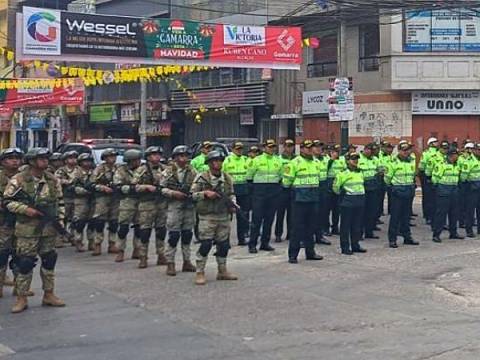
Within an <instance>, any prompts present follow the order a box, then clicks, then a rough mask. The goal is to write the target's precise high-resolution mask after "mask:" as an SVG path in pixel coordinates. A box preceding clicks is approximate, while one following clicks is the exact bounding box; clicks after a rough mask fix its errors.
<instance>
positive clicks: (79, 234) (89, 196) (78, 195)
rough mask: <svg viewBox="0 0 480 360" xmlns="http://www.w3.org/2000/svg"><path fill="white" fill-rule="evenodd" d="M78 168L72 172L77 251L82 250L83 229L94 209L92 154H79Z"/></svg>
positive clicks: (91, 237) (89, 232)
mask: <svg viewBox="0 0 480 360" xmlns="http://www.w3.org/2000/svg"><path fill="white" fill-rule="evenodd" d="M77 162H78V168H77V170H76V172H75V174H74V177H75V182H74V191H75V198H74V206H75V207H74V211H73V227H74V229H75V247H76V249H77V251H78V252H84V251H85V248H84V247H83V230H84V228H85V225H87V224H88V222H89V220H90V219H91V218H92V216H93V211H94V210H95V204H94V200H95V199H94V197H93V191H92V190H93V189H92V187H91V176H92V173H93V170H92V167H93V156H92V155H91V154H88V153H83V154H80V155H79V156H78V158H77ZM87 240H88V249H89V250H93V247H94V242H95V234H94V232H93V229H92V227H91V226H89V227H88V228H87Z"/></svg>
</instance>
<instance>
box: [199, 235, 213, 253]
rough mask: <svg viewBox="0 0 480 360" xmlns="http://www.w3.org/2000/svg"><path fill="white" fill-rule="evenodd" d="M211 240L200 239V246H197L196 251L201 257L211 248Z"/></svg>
mask: <svg viewBox="0 0 480 360" xmlns="http://www.w3.org/2000/svg"><path fill="white" fill-rule="evenodd" d="M212 246H213V240H211V239H209V240H202V241H200V247H199V248H198V253H199V254H200V255H202V256H203V257H206V256H207V255H208V253H209V252H210V250H212Z"/></svg>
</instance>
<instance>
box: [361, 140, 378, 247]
mask: <svg viewBox="0 0 480 360" xmlns="http://www.w3.org/2000/svg"><path fill="white" fill-rule="evenodd" d="M366 147H367V148H370V149H371V150H372V151H374V149H375V147H376V145H375V144H373V143H371V144H368V145H367V146H366ZM358 168H359V169H360V170H361V171H362V173H363V180H364V186H365V211H364V212H363V214H364V215H363V227H364V235H365V238H371V239H378V236H376V235H374V233H373V231H374V230H375V227H376V220H377V215H378V201H377V198H378V190H379V183H378V161H377V159H376V158H375V156H373V155H371V156H366V155H365V153H361V154H360V159H359V160H358Z"/></svg>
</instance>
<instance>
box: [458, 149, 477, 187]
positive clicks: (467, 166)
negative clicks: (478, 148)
mask: <svg viewBox="0 0 480 360" xmlns="http://www.w3.org/2000/svg"><path fill="white" fill-rule="evenodd" d="M460 180H461V181H466V182H467V183H468V184H469V185H470V186H471V189H472V190H478V189H480V158H478V157H476V156H474V155H473V156H471V157H470V158H469V159H468V161H465V162H464V163H463V165H462V166H461V167H460Z"/></svg>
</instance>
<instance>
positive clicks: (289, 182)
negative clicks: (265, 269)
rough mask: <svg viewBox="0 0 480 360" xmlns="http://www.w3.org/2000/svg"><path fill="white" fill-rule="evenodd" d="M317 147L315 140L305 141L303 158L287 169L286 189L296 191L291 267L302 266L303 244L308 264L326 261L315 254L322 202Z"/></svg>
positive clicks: (289, 250) (289, 258)
mask: <svg viewBox="0 0 480 360" xmlns="http://www.w3.org/2000/svg"><path fill="white" fill-rule="evenodd" d="M313 146H314V144H313V142H312V141H311V140H304V141H303V142H302V143H301V144H300V156H297V157H296V158H295V159H293V160H292V161H290V163H289V164H288V165H287V166H285V168H284V174H283V179H282V183H283V186H284V187H286V188H292V213H293V219H292V225H293V238H292V239H290V242H289V245H288V262H289V263H291V264H296V263H298V260H297V257H298V253H299V252H300V243H301V242H303V244H304V246H305V257H306V259H307V260H322V259H323V257H322V256H320V255H317V254H316V253H315V243H314V241H313V235H314V232H315V230H316V228H315V227H316V223H318V211H317V210H318V202H319V200H320V195H319V192H320V188H319V186H318V183H319V178H320V172H319V164H318V160H317V159H315V158H314V156H313V152H312V148H313Z"/></svg>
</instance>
